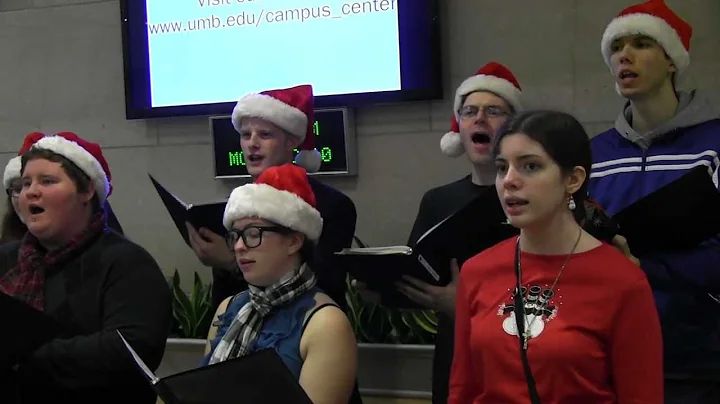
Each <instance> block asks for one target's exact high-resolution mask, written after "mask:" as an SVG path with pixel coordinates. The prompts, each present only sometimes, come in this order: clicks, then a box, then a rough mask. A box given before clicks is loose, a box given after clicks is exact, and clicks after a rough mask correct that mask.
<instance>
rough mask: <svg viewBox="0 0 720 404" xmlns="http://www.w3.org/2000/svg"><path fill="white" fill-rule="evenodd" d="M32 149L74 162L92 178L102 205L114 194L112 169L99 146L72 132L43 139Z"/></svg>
mask: <svg viewBox="0 0 720 404" xmlns="http://www.w3.org/2000/svg"><path fill="white" fill-rule="evenodd" d="M32 149H42V150H49V151H51V152H53V153H56V154H59V155H61V156H63V157H65V158H66V159H68V160H70V161H71V162H73V164H75V165H76V166H77V167H78V168H79V169H80V170H82V172H84V173H85V174H86V175H87V176H88V177H90V180H91V181H92V182H93V185H94V186H95V193H96V194H97V196H98V200H99V201H100V205H103V204H104V203H105V201H106V200H107V197H108V196H110V194H111V193H112V185H111V180H112V176H111V174H110V167H109V166H108V163H107V160H105V157H104V156H103V154H102V149H101V148H100V145H99V144H97V143H93V142H90V141H87V140H85V139H82V138H81V137H79V136H78V135H76V134H75V133H72V132H60V133H57V134H55V135H48V136H44V137H42V138H41V139H39V140H38V141H37V142H35V144H33V146H32Z"/></svg>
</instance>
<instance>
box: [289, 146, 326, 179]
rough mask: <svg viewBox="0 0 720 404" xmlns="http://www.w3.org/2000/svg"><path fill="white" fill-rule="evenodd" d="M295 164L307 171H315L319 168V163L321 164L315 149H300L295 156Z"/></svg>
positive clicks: (318, 153)
mask: <svg viewBox="0 0 720 404" xmlns="http://www.w3.org/2000/svg"><path fill="white" fill-rule="evenodd" d="M295 164H297V165H299V166H300V167H302V168H304V169H305V171H307V172H309V173H316V172H317V171H318V170H319V169H320V164H322V158H321V156H320V152H319V151H317V150H315V149H312V150H300V153H298V154H297V156H295Z"/></svg>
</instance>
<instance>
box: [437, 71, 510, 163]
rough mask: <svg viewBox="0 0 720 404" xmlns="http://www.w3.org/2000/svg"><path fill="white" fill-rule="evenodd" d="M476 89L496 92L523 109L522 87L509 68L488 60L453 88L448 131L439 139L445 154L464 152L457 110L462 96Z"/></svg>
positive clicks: (453, 155)
mask: <svg viewBox="0 0 720 404" xmlns="http://www.w3.org/2000/svg"><path fill="white" fill-rule="evenodd" d="M476 91H488V92H491V93H494V94H496V95H497V96H498V97H501V98H502V99H504V100H505V102H507V103H508V105H510V106H511V107H512V108H513V109H514V110H515V111H520V110H522V109H523V106H522V89H521V88H520V84H519V83H518V81H517V79H516V78H515V75H514V74H513V73H512V72H511V71H510V69H508V68H507V67H505V66H503V65H501V64H500V63H497V62H490V63H488V64H486V65H485V66H482V67H481V68H480V69H478V70H477V72H475V74H474V75H473V76H470V77H468V78H467V79H465V80H464V81H463V82H462V83H461V84H460V86H458V88H457V90H455V97H454V99H453V119H452V122H451V126H450V132H447V133H446V134H445V135H444V136H443V137H442V139H440V150H442V152H443V154H445V155H446V156H449V157H458V156H461V155H462V154H464V153H465V148H464V147H463V144H462V139H461V138H460V126H459V124H458V120H459V119H460V115H459V112H458V111H459V110H460V108H461V107H462V102H463V98H464V97H465V96H467V95H468V94H470V93H473V92H476Z"/></svg>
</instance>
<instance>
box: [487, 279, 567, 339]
mask: <svg viewBox="0 0 720 404" xmlns="http://www.w3.org/2000/svg"><path fill="white" fill-rule="evenodd" d="M512 295H513V296H514V290H513V294H512ZM513 296H511V297H510V299H509V300H508V301H507V302H505V303H503V304H501V305H500V308H499V309H498V312H497V313H498V316H502V317H505V320H504V321H503V324H502V326H503V330H505V332H506V333H508V334H509V335H518V330H517V323H516V320H515V315H516V313H515V303H514V302H513ZM520 296H522V299H523V305H524V307H525V313H524V314H525V329H527V330H529V331H530V337H531V338H537V337H538V336H539V335H540V334H542V332H543V330H544V329H545V323H546V322H548V321H550V320H552V319H554V318H555V317H556V316H557V312H558V307H557V305H556V304H555V302H554V301H553V300H552V299H553V297H554V296H555V293H554V292H553V291H552V290H550V287H549V286H546V287H542V286H539V285H528V286H523V287H522V288H520Z"/></svg>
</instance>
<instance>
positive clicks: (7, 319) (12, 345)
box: [0, 293, 63, 371]
mask: <svg viewBox="0 0 720 404" xmlns="http://www.w3.org/2000/svg"><path fill="white" fill-rule="evenodd" d="M0 313H2V314H1V315H0V317H2V321H3V323H4V324H5V325H6V326H8V327H9V329H10V330H11V331H9V332H8V331H5V332H0V371H1V370H2V368H4V367H7V366H14V365H16V364H18V363H20V362H22V361H23V360H25V359H27V358H28V357H30V355H32V353H33V352H35V350H37V349H38V348H40V347H41V346H42V345H44V344H46V343H48V342H50V341H51V340H53V339H55V338H58V337H60V336H62V335H63V327H62V326H61V325H60V324H59V323H58V322H57V321H56V320H55V319H54V318H52V317H50V316H48V315H47V314H45V313H43V312H41V311H39V310H36V309H35V308H34V307H32V306H30V305H27V304H25V302H23V301H20V300H18V299H16V298H14V297H12V296H9V295H6V294H5V293H0Z"/></svg>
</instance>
